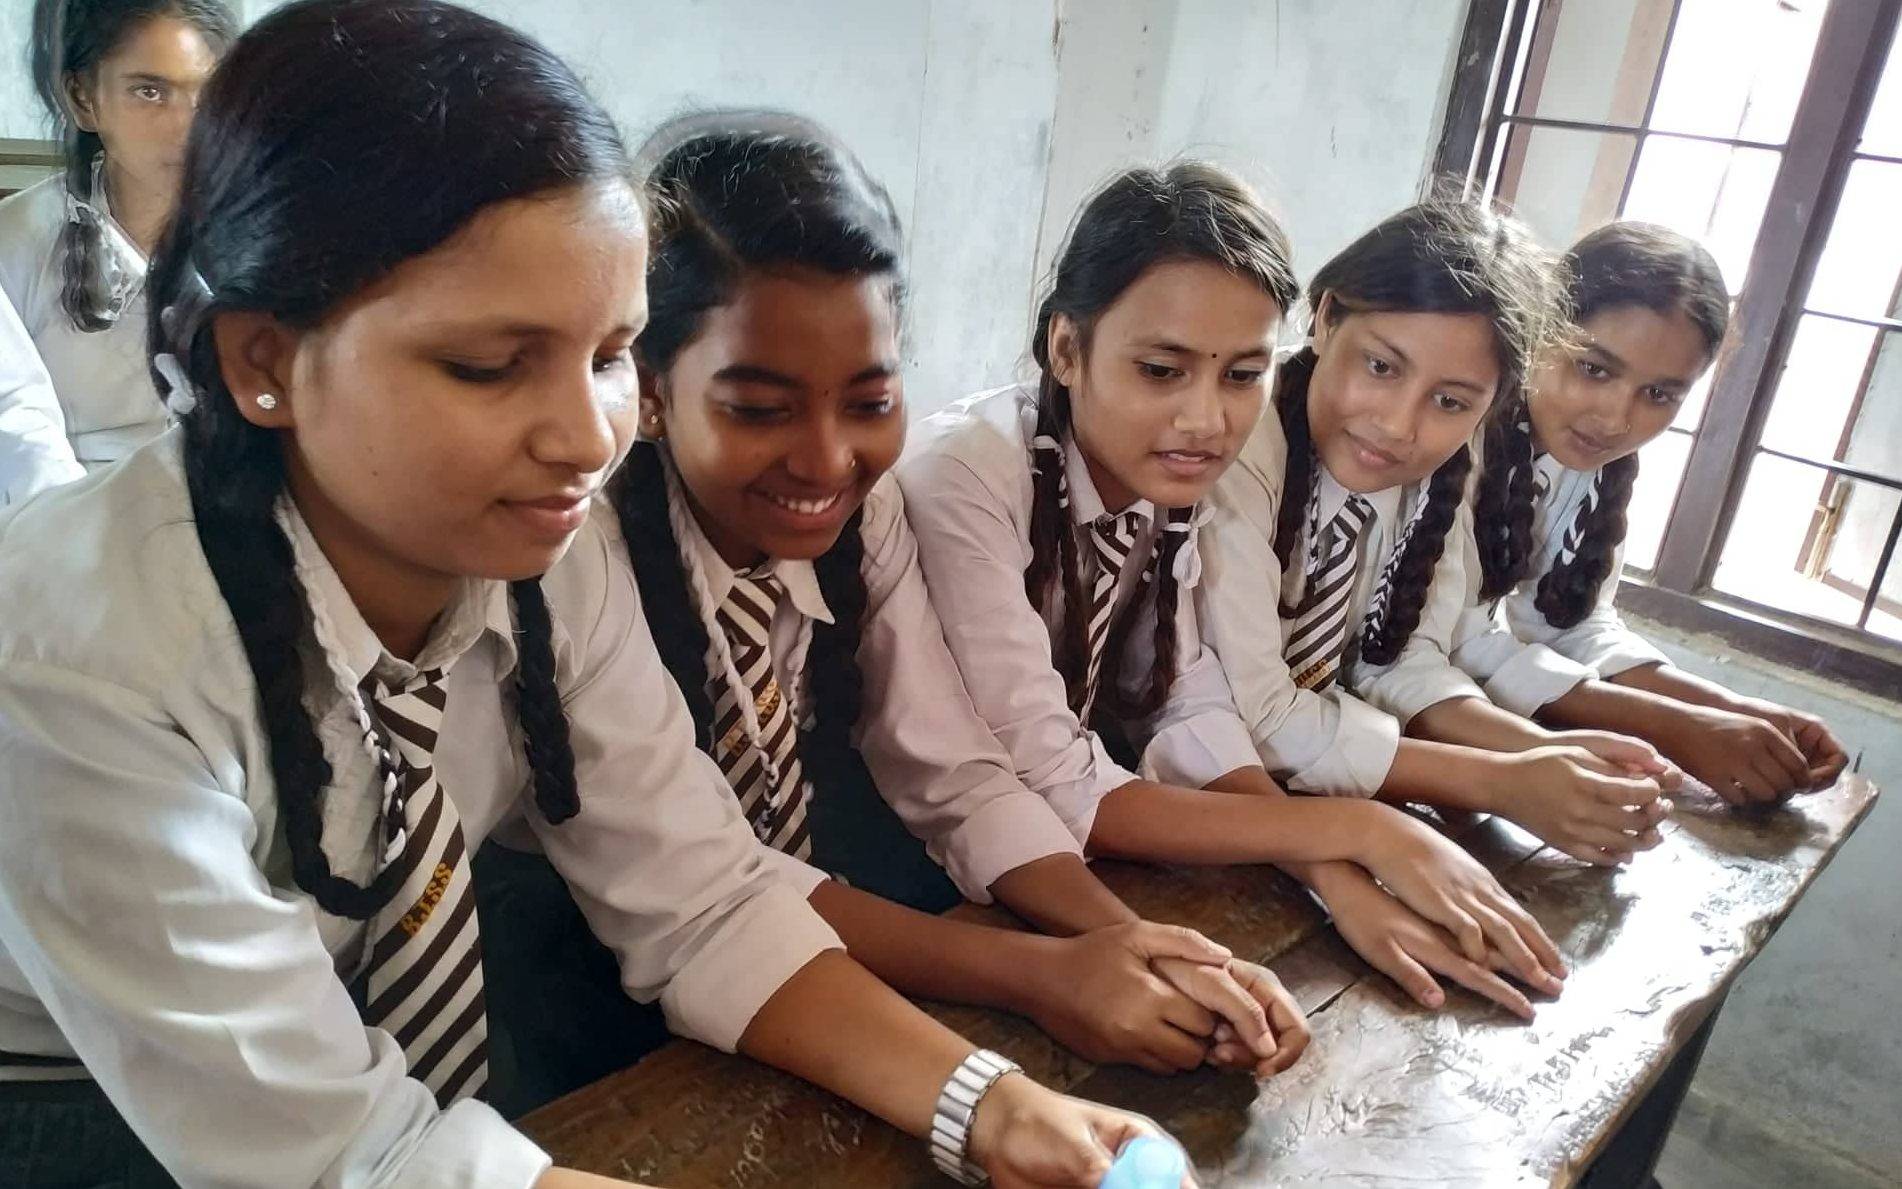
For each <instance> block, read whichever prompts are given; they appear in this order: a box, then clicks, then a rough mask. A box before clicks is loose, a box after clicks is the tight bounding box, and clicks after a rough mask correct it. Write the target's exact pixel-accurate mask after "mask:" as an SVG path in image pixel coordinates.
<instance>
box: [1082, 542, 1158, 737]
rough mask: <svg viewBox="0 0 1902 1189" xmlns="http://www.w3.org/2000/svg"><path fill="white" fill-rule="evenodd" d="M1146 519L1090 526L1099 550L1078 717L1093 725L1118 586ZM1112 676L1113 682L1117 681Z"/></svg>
mask: <svg viewBox="0 0 1902 1189" xmlns="http://www.w3.org/2000/svg"><path fill="white" fill-rule="evenodd" d="M1142 522H1143V518H1142V515H1141V514H1140V513H1137V512H1124V513H1122V514H1121V515H1116V516H1099V517H1097V518H1096V519H1095V520H1094V521H1093V522H1091V524H1090V543H1091V544H1092V545H1094V546H1095V547H1096V577H1095V578H1094V579H1092V580H1091V582H1090V620H1089V623H1090V632H1089V645H1090V659H1089V664H1088V665H1087V666H1086V667H1085V669H1084V671H1083V672H1084V676H1083V706H1082V708H1081V709H1080V710H1078V711H1077V717H1078V718H1079V719H1081V720H1082V721H1083V722H1085V723H1088V722H1089V721H1090V709H1091V707H1092V706H1094V705H1095V703H1096V690H1097V685H1098V684H1099V682H1100V681H1101V679H1102V669H1103V648H1104V645H1106V644H1108V643H1109V634H1110V624H1111V623H1112V622H1113V621H1114V620H1115V618H1116V586H1117V583H1118V582H1119V581H1120V580H1121V579H1122V576H1123V567H1124V566H1125V565H1127V564H1128V563H1129V554H1130V551H1131V550H1133V549H1134V548H1135V547H1136V533H1137V532H1138V531H1139V530H1140V529H1141V528H1142ZM1115 679H1116V678H1115V675H1114V674H1111V676H1110V680H1112V681H1114V680H1115Z"/></svg>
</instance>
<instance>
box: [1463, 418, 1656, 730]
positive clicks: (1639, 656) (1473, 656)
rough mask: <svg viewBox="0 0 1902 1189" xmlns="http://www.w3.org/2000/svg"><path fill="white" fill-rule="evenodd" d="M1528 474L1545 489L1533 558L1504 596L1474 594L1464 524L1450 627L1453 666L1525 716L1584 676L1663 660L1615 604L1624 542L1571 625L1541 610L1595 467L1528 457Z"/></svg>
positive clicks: (1475, 567)
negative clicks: (1459, 607) (1463, 577)
mask: <svg viewBox="0 0 1902 1189" xmlns="http://www.w3.org/2000/svg"><path fill="white" fill-rule="evenodd" d="M1533 473H1534V475H1535V476H1536V477H1537V487H1539V488H1542V489H1543V492H1544V494H1543V495H1542V496H1541V497H1540V498H1539V500H1538V502H1537V503H1536V504H1535V505H1534V506H1533V509H1534V510H1533V518H1532V557H1531V560H1530V563H1529V564H1528V567H1527V576H1526V577H1525V578H1523V579H1521V580H1520V582H1519V584H1518V585H1517V586H1515V587H1514V588H1513V589H1512V590H1511V591H1509V592H1507V594H1506V596H1505V597H1504V598H1502V599H1498V600H1495V601H1491V602H1484V603H1482V602H1481V601H1480V599H1479V584H1480V579H1481V575H1480V570H1479V551H1478V545H1477V543H1476V542H1475V541H1474V540H1473V537H1472V532H1471V524H1470V521H1469V522H1468V531H1467V533H1466V537H1465V542H1464V550H1465V555H1466V559H1467V561H1466V569H1467V585H1468V591H1467V609H1466V611H1465V613H1464V614H1462V615H1461V616H1460V620H1459V623H1458V625H1457V627H1456V629H1455V631H1454V636H1453V644H1454V647H1453V654H1452V655H1453V662H1454V663H1455V664H1457V665H1459V667H1460V668H1462V669H1464V670H1466V672H1468V673H1470V674H1472V675H1473V677H1475V678H1476V679H1478V680H1480V681H1482V682H1484V683H1485V688H1486V693H1487V695H1488V696H1490V697H1491V698H1492V700H1493V701H1495V702H1497V703H1499V704H1500V705H1501V706H1504V707H1505V708H1506V709H1508V710H1512V711H1515V712H1517V713H1519V714H1523V715H1527V716H1530V715H1532V714H1533V713H1534V712H1536V711H1537V710H1538V709H1539V707H1541V706H1544V705H1545V704H1547V703H1548V702H1551V701H1553V700H1554V699H1557V698H1559V697H1562V696H1564V695H1565V694H1567V693H1569V692H1570V691H1571V690H1572V689H1573V688H1574V687H1575V686H1577V685H1578V683H1579V682H1581V681H1586V680H1589V679H1591V678H1594V677H1599V678H1610V677H1614V676H1616V675H1618V674H1619V673H1623V672H1624V671H1625V670H1627V669H1635V668H1637V667H1638V666H1639V665H1650V664H1661V663H1664V661H1665V659H1666V658H1665V656H1664V654H1663V653H1662V652H1659V651H1658V650H1657V649H1656V648H1654V647H1652V646H1651V645H1650V644H1649V643H1647V642H1646V641H1645V640H1644V639H1643V638H1642V637H1640V636H1639V635H1638V634H1637V633H1635V632H1633V631H1632V630H1631V629H1630V628H1628V627H1626V626H1625V621H1624V619H1623V617H1621V616H1620V615H1619V614H1618V610H1617V608H1616V607H1614V606H1613V605H1612V604H1613V600H1614V599H1616V598H1617V596H1618V579H1619V577H1620V576H1621V575H1622V574H1623V573H1624V564H1625V547H1624V543H1623V542H1620V543H1619V545H1618V548H1617V549H1616V550H1614V551H1613V553H1612V559H1611V569H1610V571H1609V572H1607V573H1606V575H1605V581H1604V582H1603V583H1602V584H1601V585H1600V586H1599V588H1598V592H1597V595H1596V597H1595V598H1594V600H1593V604H1592V607H1591V609H1590V610H1589V611H1587V612H1586V613H1585V617H1584V618H1583V619H1581V620H1579V621H1578V622H1577V623H1576V624H1574V625H1572V626H1571V627H1569V628H1560V627H1555V626H1553V625H1552V624H1551V623H1550V622H1548V621H1547V620H1546V618H1545V615H1544V614H1543V613H1542V612H1541V611H1540V610H1539V609H1538V607H1537V606H1536V602H1537V599H1538V595H1539V583H1540V581H1541V580H1542V579H1544V577H1545V576H1546V574H1548V573H1550V572H1551V570H1552V567H1553V566H1554V565H1556V564H1557V563H1558V556H1559V551H1560V549H1561V548H1562V547H1563V546H1564V544H1565V530H1566V529H1567V528H1569V527H1570V526H1571V524H1572V520H1573V518H1574V517H1576V516H1577V515H1578V510H1579V506H1580V505H1582V504H1583V503H1584V502H1585V499H1586V497H1587V496H1589V495H1590V494H1591V490H1592V484H1593V482H1595V481H1596V479H1597V472H1595V471H1574V470H1570V469H1568V468H1566V467H1565V466H1564V465H1562V464H1561V463H1560V462H1559V461H1558V460H1557V459H1556V458H1554V457H1552V456H1551V455H1550V454H1547V455H1544V456H1542V457H1540V458H1539V459H1538V460H1537V461H1535V462H1534V463H1533Z"/></svg>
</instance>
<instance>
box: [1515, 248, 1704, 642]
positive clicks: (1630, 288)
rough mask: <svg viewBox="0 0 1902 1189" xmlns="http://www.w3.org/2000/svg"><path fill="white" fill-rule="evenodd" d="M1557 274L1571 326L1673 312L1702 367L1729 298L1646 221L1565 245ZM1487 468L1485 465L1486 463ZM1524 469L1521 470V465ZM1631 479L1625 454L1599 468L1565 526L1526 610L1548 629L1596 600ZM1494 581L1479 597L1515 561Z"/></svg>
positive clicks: (1527, 512)
mask: <svg viewBox="0 0 1902 1189" xmlns="http://www.w3.org/2000/svg"><path fill="white" fill-rule="evenodd" d="M1560 276H1561V277H1562V278H1563V281H1564V284H1565V287H1566V298H1567V301H1568V305H1569V307H1570V314H1571V317H1572V319H1573V321H1574V322H1576V323H1577V324H1579V325H1580V326H1582V325H1583V324H1584V323H1585V322H1587V321H1589V320H1590V319H1592V318H1594V317H1596V316H1597V315H1598V314H1600V313H1602V312H1604V311H1606V310H1615V309H1624V308H1629V307H1634V306H1635V307H1638V308H1642V309H1647V310H1651V311H1654V312H1656V313H1659V314H1665V315H1670V314H1676V313H1681V314H1683V315H1684V316H1685V317H1686V318H1687V319H1689V320H1690V323H1691V325H1692V326H1694V327H1696V328H1697V332H1698V334H1700V335H1701V336H1703V339H1704V348H1705V355H1706V359H1707V360H1708V359H1712V358H1715V357H1716V355H1717V348H1718V346H1719V345H1720V344H1722V343H1723V341H1724V335H1725V333H1726V332H1727V331H1728V330H1729V329H1730V290H1729V289H1728V287H1726V286H1725V284H1724V274H1723V271H1722V270H1721V269H1719V268H1718V267H1717V261H1716V260H1715V259H1714V258H1713V257H1712V256H1711V254H1710V253H1709V252H1708V251H1706V250H1705V249H1704V247H1703V245H1701V244H1699V243H1698V242H1697V241H1696V240H1694V239H1691V238H1689V237H1688V236H1683V235H1680V234H1678V233H1677V232H1675V231H1672V230H1671V229H1670V228H1668V227H1660V226H1658V225H1657V224H1655V223H1636V222H1625V223H1608V224H1606V225H1605V226H1603V227H1600V228H1599V229H1598V230H1596V231H1593V232H1591V233H1590V234H1588V235H1586V236H1585V238H1583V239H1581V240H1579V241H1578V242H1577V243H1576V244H1573V245H1572V249H1571V251H1569V252H1567V253H1566V254H1565V259H1564V260H1563V261H1562V263H1561V272H1560ZM1521 432H1522V433H1523V434H1524V435H1525V443H1524V446H1523V447H1522V452H1523V453H1524V454H1525V455H1526V457H1527V459H1528V460H1529V459H1530V455H1531V449H1532V442H1531V432H1532V431H1531V426H1530V425H1529V424H1525V425H1522V427H1521ZM1487 465H1488V468H1489V469H1490V468H1491V467H1492V466H1493V465H1495V464H1493V463H1492V462H1491V461H1490V460H1489V461H1488V464H1487ZM1528 471H1529V467H1528ZM1637 481H1638V455H1637V454H1636V453H1635V452H1634V453H1631V454H1627V455H1625V456H1624V457H1623V458H1618V459H1614V460H1612V461H1611V462H1608V463H1606V464H1605V465H1604V466H1603V467H1601V468H1599V471H1598V474H1597V475H1596V476H1595V477H1594V478H1593V480H1592V489H1591V491H1590V493H1589V494H1588V495H1587V497H1586V499H1585V502H1584V503H1582V504H1580V505H1579V509H1578V512H1577V514H1576V515H1575V516H1574V517H1573V518H1572V522H1571V524H1569V525H1567V526H1566V529H1565V541H1564V542H1563V549H1562V550H1561V551H1560V554H1559V560H1558V561H1557V562H1556V563H1555V564H1554V565H1553V566H1552V568H1551V569H1550V570H1548V571H1546V574H1545V577H1543V578H1541V579H1540V580H1539V589H1538V592H1537V593H1536V595H1535V596H1534V599H1533V606H1534V607H1536V608H1537V609H1538V611H1539V613H1540V614H1541V615H1543V616H1545V619H1546V622H1548V623H1550V624H1552V625H1553V626H1554V627H1559V628H1569V627H1572V626H1574V625H1576V624H1577V623H1578V622H1579V621H1580V620H1581V619H1584V618H1585V615H1586V613H1587V612H1589V611H1590V610H1591V609H1592V607H1593V605H1594V604H1595V603H1596V602H1597V600H1598V590H1599V588H1600V587H1601V586H1603V585H1604V584H1605V579H1606V577H1607V576H1609V575H1610V573H1611V562H1612V557H1613V555H1614V554H1616V553H1617V551H1618V547H1619V545H1621V544H1623V543H1624V539H1625V530H1626V527H1627V525H1626V512H1627V510H1628V509H1629V508H1630V505H1631V491H1632V488H1633V487H1634V486H1635V485H1636V483H1637ZM1532 513H1533V509H1532V501H1531V499H1530V498H1527V499H1526V501H1525V506H1524V511H1523V517H1524V519H1525V521H1526V537H1527V543H1528V547H1527V550H1526V553H1527V554H1529V553H1530V548H1529V544H1530V536H1531V526H1530V521H1531V517H1532ZM1510 560H1512V561H1513V562H1514V564H1513V565H1512V566H1511V568H1510V569H1509V570H1508V571H1507V572H1506V574H1505V575H1504V576H1503V578H1502V579H1495V576H1493V575H1490V574H1489V575H1487V581H1486V582H1485V585H1484V587H1483V588H1482V591H1481V593H1482V595H1484V596H1485V597H1487V598H1497V597H1499V596H1500V595H1502V594H1504V593H1505V592H1506V591H1508V590H1510V589H1512V587H1513V586H1514V585H1516V584H1517V582H1518V580H1519V579H1520V578H1521V577H1523V576H1524V574H1523V571H1524V569H1525V560H1527V559H1526V557H1525V555H1524V554H1522V555H1521V556H1520V558H1517V559H1510Z"/></svg>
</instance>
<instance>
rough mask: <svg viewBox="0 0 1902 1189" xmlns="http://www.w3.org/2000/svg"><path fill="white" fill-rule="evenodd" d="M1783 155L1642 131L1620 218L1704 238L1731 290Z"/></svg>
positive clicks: (1737, 285) (1738, 285)
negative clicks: (1635, 169)
mask: <svg viewBox="0 0 1902 1189" xmlns="http://www.w3.org/2000/svg"><path fill="white" fill-rule="evenodd" d="M1782 156H1783V155H1782V154H1781V153H1775V152H1772V151H1770V150H1769V149H1742V148H1736V147H1733V146H1731V145H1723V144H1712V143H1710V142H1709V141H1702V140H1679V139H1676V138H1675V137H1669V136H1650V137H1646V138H1645V142H1644V149H1643V151H1642V152H1641V153H1640V154H1639V155H1638V172H1637V174H1636V175H1635V176H1634V177H1633V178H1632V182H1631V196H1630V197H1629V198H1628V199H1626V200H1625V209H1624V212H1623V213H1624V217H1625V218H1627V219H1644V220H1647V221H1648V222H1652V223H1662V224H1664V225H1665V226H1666V227H1669V228H1671V229H1672V230H1673V231H1681V232H1683V233H1684V234H1685V235H1688V236H1690V237H1691V238H1692V239H1695V240H1698V241H1700V242H1702V243H1703V245H1704V246H1705V247H1707V248H1709V249H1710V252H1711V255H1713V256H1715V257H1717V265H1718V267H1719V268H1721V269H1723V270H1724V282H1725V283H1726V284H1728V285H1729V286H1730V291H1731V292H1732V293H1735V292H1737V291H1738V290H1740V289H1742V288H1743V280H1744V271H1745V270H1746V269H1748V268H1749V267H1750V251H1751V249H1752V248H1754V247H1755V246H1756V243H1757V229H1758V227H1760V226H1761V225H1762V223H1763V208H1764V205H1765V204H1766V203H1768V202H1769V200H1770V186H1771V183H1773V182H1775V181H1776V176H1777V165H1778V163H1779V162H1780V161H1781V160H1782Z"/></svg>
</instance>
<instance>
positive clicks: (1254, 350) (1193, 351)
mask: <svg viewBox="0 0 1902 1189" xmlns="http://www.w3.org/2000/svg"><path fill="white" fill-rule="evenodd" d="M1138 350H1142V351H1161V352H1163V353H1164V354H1167V355H1210V354H1217V353H1215V352H1209V351H1203V350H1201V349H1199V348H1196V347H1186V346H1184V345H1182V344H1181V343H1178V342H1176V341H1175V340H1174V339H1151V340H1149V341H1148V342H1146V343H1142V344H1139V346H1138ZM1269 353H1270V352H1269V349H1268V348H1267V347H1265V346H1262V347H1250V348H1249V349H1248V350H1246V351H1242V352H1239V353H1237V354H1235V355H1232V356H1230V358H1231V359H1252V358H1254V357H1256V356H1267V355H1268V354H1269Z"/></svg>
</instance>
